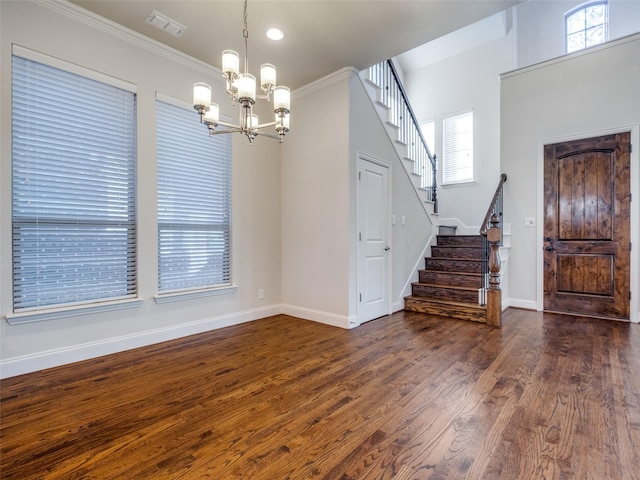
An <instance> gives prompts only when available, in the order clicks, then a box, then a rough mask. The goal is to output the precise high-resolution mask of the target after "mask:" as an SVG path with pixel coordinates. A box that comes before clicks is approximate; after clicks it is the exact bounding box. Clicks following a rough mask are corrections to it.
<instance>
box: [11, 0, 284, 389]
mask: <svg viewBox="0 0 640 480" xmlns="http://www.w3.org/2000/svg"><path fill="white" fill-rule="evenodd" d="M49 5H51V9H50V8H48V7H46V6H43V5H42V4H37V3H32V2H0V22H1V23H0V31H1V37H0V40H1V43H0V70H1V77H0V80H1V89H0V100H1V113H0V115H1V116H0V121H1V135H2V137H1V140H2V141H1V147H0V156H1V157H0V214H1V215H0V315H6V314H9V313H11V308H12V307H11V305H12V303H11V209H10V208H11V192H10V190H11V128H10V126H11V48H12V44H13V43H15V44H17V45H20V46H22V47H25V48H28V49H31V50H35V51H38V52H41V53H44V54H46V55H50V56H53V57H57V58H59V59H62V60H64V61H66V62H71V63H74V64H78V65H81V66H83V67H86V68H89V69H92V70H96V71H98V72H101V73H104V74H107V75H111V76H114V77H117V78H120V79H123V80H126V81H127V82H131V83H133V84H136V85H137V87H138V90H137V91H138V97H137V98H138V132H137V133H138V189H139V196H138V201H139V204H138V208H139V210H138V213H139V214H138V217H139V287H140V288H139V296H140V299H141V301H142V302H141V304H140V305H138V306H136V307H135V308H130V309H124V310H118V311H116V312H109V313H94V314H88V315H82V316H74V317H71V316H69V317H64V318H60V319H56V320H48V321H40V322H37V323H29V324H23V325H9V324H8V323H7V322H6V321H5V320H2V321H1V322H0V361H1V362H2V364H1V367H2V372H0V373H1V375H2V376H10V375H15V374H19V373H22V372H25V371H30V370H35V369H39V368H44V367H47V366H52V365H57V364H60V363H66V362H70V361H74V360H79V359H83V358H88V357H92V356H96V355H100V354H105V353H110V352H113V351H118V350H121V349H124V348H131V347H135V346H138V345H144V344H148V343H152V342H155V341H160V340H165V339H169V338H174V337H177V336H181V335H185V334H191V333H197V332H199V331H204V330H208V329H211V328H216V327H219V326H223V325H228V324H232V323H238V322H241V321H247V320H252V319H255V318H261V317H264V316H267V315H269V314H272V313H277V312H278V311H279V309H280V302H281V292H280V180H281V179H280V162H279V155H280V145H279V144H278V143H277V142H274V141H272V140H269V139H265V138H259V139H257V140H256V143H259V144H260V145H259V146H258V145H256V146H254V147H252V148H250V147H249V146H248V144H247V141H246V139H244V138H243V137H241V136H239V135H238V136H235V137H234V141H233V198H232V201H233V282H234V284H235V285H237V289H236V290H235V291H234V292H232V293H227V294H223V295H219V296H210V297H205V298H198V299H190V300H182V301H177V302H172V303H165V304H156V302H155V301H154V299H153V296H154V295H155V294H156V289H157V280H156V279H157V266H156V262H157V247H156V231H157V228H156V226H157V221H156V213H155V207H156V197H155V192H156V191H155V181H156V171H155V165H156V161H155V94H156V91H159V92H161V93H163V94H166V95H169V96H172V97H175V98H178V99H181V100H183V101H185V102H187V103H190V102H191V90H192V85H193V83H194V82H195V81H199V80H204V79H207V80H209V83H211V82H217V83H215V84H214V87H215V91H216V94H217V95H218V97H219V98H220V99H221V101H220V104H221V108H222V110H223V113H225V114H227V115H230V116H232V118H235V116H236V112H235V109H233V108H232V107H231V102H230V101H229V102H227V101H226V100H227V99H226V98H223V97H226V93H224V92H223V89H224V86H223V85H222V82H221V81H220V80H218V78H219V75H218V74H217V73H216V72H215V71H214V70H213V69H212V68H210V67H208V66H206V65H204V64H201V63H198V62H195V61H193V60H191V59H188V58H185V57H184V56H181V55H179V54H177V52H174V51H169V50H167V49H163V48H161V47H159V46H158V45H157V44H154V43H151V46H152V47H153V46H154V45H155V48H152V49H151V50H150V49H149V48H147V47H145V46H143V44H144V45H148V43H145V42H148V41H144V40H141V38H140V37H136V36H132V37H131V39H130V40H128V39H127V38H128V37H127V35H125V34H123V33H118V32H122V30H119V29H113V28H111V27H110V26H109V24H108V23H107V24H105V23H104V22H101V21H99V20H97V19H95V17H93V16H89V17H86V16H85V15H83V14H82V12H83V11H82V10H79V9H75V8H73V6H72V5H68V6H64V5H63V6H62V7H60V8H62V10H63V11H65V12H71V13H72V14H74V15H76V14H77V15H78V16H79V17H80V18H82V20H78V19H76V18H74V17H71V16H69V15H67V14H64V13H61V12H60V11H58V10H57V8H58V7H57V6H56V5H55V3H54V2H50V4H49ZM87 21H89V22H90V23H93V24H94V25H90V24H88V23H87ZM105 29H106V30H105ZM123 35H124V37H123ZM125 37H127V38H125ZM211 47H212V48H214V49H215V48H216V46H215V45H212V46H211ZM96 113H97V114H99V112H96ZM88 114H90V112H89V113H88ZM259 288H263V289H264V291H265V299H264V300H257V290H258V289H259Z"/></svg>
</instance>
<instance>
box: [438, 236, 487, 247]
mask: <svg viewBox="0 0 640 480" xmlns="http://www.w3.org/2000/svg"><path fill="white" fill-rule="evenodd" d="M437 241H438V245H439V246H451V247H482V237H481V236H480V235H438V236H437Z"/></svg>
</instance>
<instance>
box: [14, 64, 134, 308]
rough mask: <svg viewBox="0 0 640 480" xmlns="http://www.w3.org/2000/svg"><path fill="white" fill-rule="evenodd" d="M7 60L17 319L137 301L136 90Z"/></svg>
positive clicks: (60, 70)
mask: <svg viewBox="0 0 640 480" xmlns="http://www.w3.org/2000/svg"><path fill="white" fill-rule="evenodd" d="M35 55H36V56H37V55H38V54H35ZM26 56H28V55H26ZM12 62H13V63H12V85H13V86H12V162H13V163H12V231H13V245H12V246H13V249H12V255H13V307H14V312H16V313H23V312H28V311H35V310H41V309H43V308H53V307H61V306H69V305H79V304H92V303H95V302H99V301H107V300H116V299H123V298H131V297H135V296H136V294H137V281H136V224H135V220H136V202H135V176H136V175H135V161H136V117H135V112H136V95H135V93H132V92H131V91H127V90H123V89H121V88H118V87H116V86H112V85H109V84H106V83H102V82H101V81H97V80H94V79H90V78H86V77H84V76H81V75H77V74H75V73H70V72H69V71H65V70H62V69H58V68H54V67H53V66H49V65H45V64H43V63H39V62H37V61H34V60H32V59H29V58H23V57H22V56H18V55H15V54H14V56H13V58H12ZM56 62H57V61H56ZM59 64H62V62H59ZM73 68H74V69H75V70H79V68H80V67H76V66H73ZM89 73H90V72H87V74H89ZM95 76H96V77H97V76H99V74H95ZM114 82H116V81H114ZM123 83H124V82H123Z"/></svg>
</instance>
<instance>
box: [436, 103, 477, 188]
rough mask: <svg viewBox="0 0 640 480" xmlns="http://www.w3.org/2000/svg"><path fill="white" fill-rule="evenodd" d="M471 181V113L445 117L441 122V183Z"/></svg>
mask: <svg viewBox="0 0 640 480" xmlns="http://www.w3.org/2000/svg"><path fill="white" fill-rule="evenodd" d="M471 181H473V112H472V111H468V112H465V113H461V114H459V115H452V116H449V117H446V118H445V119H444V120H443V122H442V183H443V184H444V185H447V184H454V183H465V182H471Z"/></svg>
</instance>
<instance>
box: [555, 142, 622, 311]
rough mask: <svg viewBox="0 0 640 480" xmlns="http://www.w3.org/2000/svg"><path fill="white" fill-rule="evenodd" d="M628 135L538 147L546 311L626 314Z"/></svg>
mask: <svg viewBox="0 0 640 480" xmlns="http://www.w3.org/2000/svg"><path fill="white" fill-rule="evenodd" d="M630 142H631V134H630V133H620V134H615V135H606V136H601V137H595V138H590V139H585V140H575V141H570V142H564V143H557V144H553V145H546V146H545V149H544V196H545V198H544V200H545V215H544V309H545V310H548V311H557V312H569V313H575V314H580V315H590V316H602V317H608V318H616V319H628V318H629V303H630V302H629V296H630V273H629V264H630V249H631V243H630V218H629V216H630V202H631V197H630V157H631V155H630V151H631V146H630Z"/></svg>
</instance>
